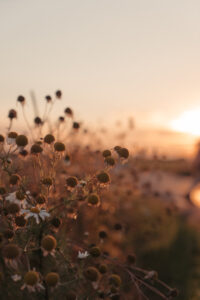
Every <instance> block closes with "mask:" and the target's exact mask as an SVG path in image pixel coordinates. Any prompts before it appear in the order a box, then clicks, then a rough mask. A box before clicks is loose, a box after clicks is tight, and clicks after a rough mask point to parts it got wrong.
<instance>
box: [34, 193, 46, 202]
mask: <svg viewBox="0 0 200 300" xmlns="http://www.w3.org/2000/svg"><path fill="white" fill-rule="evenodd" d="M46 200H47V199H46V197H45V196H44V195H42V194H40V195H38V196H37V197H36V202H37V203H38V204H44V203H45V202H46Z"/></svg>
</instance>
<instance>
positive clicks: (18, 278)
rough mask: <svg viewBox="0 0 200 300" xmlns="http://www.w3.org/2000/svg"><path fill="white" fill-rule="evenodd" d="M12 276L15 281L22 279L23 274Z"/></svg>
mask: <svg viewBox="0 0 200 300" xmlns="http://www.w3.org/2000/svg"><path fill="white" fill-rule="evenodd" d="M11 278H12V280H13V281H15V282H17V281H20V280H21V279H22V277H21V275H18V274H14V275H12V276H11Z"/></svg>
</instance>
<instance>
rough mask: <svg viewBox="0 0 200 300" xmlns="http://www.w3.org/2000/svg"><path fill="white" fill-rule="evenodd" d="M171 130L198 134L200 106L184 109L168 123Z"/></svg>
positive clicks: (199, 130) (199, 132)
mask: <svg viewBox="0 0 200 300" xmlns="http://www.w3.org/2000/svg"><path fill="white" fill-rule="evenodd" d="M170 127H171V128H172V129H173V130H176V131H180V132H186V133H190V134H193V135H200V108H198V109H193V110H188V111H185V112H184V113H183V114H182V115H180V117H179V118H177V119H175V120H173V121H172V122H171V123H170Z"/></svg>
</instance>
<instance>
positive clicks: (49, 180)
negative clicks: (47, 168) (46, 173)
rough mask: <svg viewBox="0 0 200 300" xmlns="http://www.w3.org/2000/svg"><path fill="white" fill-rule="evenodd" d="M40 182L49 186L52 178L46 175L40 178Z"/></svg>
mask: <svg viewBox="0 0 200 300" xmlns="http://www.w3.org/2000/svg"><path fill="white" fill-rule="evenodd" d="M42 184H44V185H47V186H51V185H52V184H53V180H52V179H51V178H50V177H46V178H43V179H42Z"/></svg>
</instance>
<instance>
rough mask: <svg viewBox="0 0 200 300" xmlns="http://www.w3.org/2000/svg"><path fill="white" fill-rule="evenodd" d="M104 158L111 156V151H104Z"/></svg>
mask: <svg viewBox="0 0 200 300" xmlns="http://www.w3.org/2000/svg"><path fill="white" fill-rule="evenodd" d="M102 155H103V157H107V156H111V155H112V153H111V151H110V150H104V151H103V153H102Z"/></svg>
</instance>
